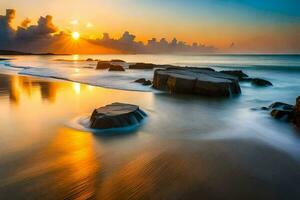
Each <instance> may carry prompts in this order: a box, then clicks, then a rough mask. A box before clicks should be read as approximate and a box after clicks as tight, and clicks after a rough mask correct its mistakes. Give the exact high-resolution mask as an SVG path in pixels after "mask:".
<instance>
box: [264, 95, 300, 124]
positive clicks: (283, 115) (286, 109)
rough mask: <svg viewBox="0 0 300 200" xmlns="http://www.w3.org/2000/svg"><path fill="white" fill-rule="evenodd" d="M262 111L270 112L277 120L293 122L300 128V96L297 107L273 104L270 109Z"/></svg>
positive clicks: (265, 108)
mask: <svg viewBox="0 0 300 200" xmlns="http://www.w3.org/2000/svg"><path fill="white" fill-rule="evenodd" d="M261 110H267V111H270V115H271V116H272V117H274V118H275V119H279V120H283V121H287V122H292V123H294V124H295V125H296V126H297V127H298V128H300V96H299V97H298V98H297V99H296V105H295V106H294V105H290V104H287V103H282V102H275V103H272V104H271V105H270V106H269V107H262V108H261Z"/></svg>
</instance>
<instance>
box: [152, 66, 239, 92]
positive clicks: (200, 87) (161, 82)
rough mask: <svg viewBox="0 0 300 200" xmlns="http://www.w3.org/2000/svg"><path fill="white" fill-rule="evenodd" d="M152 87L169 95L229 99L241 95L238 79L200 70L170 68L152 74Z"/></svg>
mask: <svg viewBox="0 0 300 200" xmlns="http://www.w3.org/2000/svg"><path fill="white" fill-rule="evenodd" d="M153 87H154V88H155V89H159V90H167V91H169V92H170V93H188V94H198V95H203V96H216V97H229V96H231V95H236V94H240V93H241V89H240V85H239V82H238V79H237V78H235V77H233V76H231V75H227V74H223V73H220V72H215V71H212V70H205V69H201V68H189V67H171V68H167V69H157V70H155V72H154V78H153Z"/></svg>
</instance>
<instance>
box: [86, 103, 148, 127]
mask: <svg viewBox="0 0 300 200" xmlns="http://www.w3.org/2000/svg"><path fill="white" fill-rule="evenodd" d="M146 116H147V115H146V113H145V112H143V111H142V110H141V109H140V108H139V107H138V106H136V105H131V104H124V103H113V104H110V105H106V106H104V107H100V108H98V109H95V110H94V112H93V114H92V116H91V118H90V128H96V129H109V128H121V127H126V126H132V125H137V124H139V123H140V122H141V121H142V120H143V119H144V118H145V117H146Z"/></svg>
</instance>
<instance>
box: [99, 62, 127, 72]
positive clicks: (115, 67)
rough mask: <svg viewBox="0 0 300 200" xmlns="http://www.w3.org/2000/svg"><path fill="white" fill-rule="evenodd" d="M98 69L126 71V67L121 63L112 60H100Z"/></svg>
mask: <svg viewBox="0 0 300 200" xmlns="http://www.w3.org/2000/svg"><path fill="white" fill-rule="evenodd" d="M96 69H97V70H103V69H108V70H109V71H125V69H124V68H123V67H122V66H121V65H118V64H114V63H113V62H111V61H98V63H97V67H96Z"/></svg>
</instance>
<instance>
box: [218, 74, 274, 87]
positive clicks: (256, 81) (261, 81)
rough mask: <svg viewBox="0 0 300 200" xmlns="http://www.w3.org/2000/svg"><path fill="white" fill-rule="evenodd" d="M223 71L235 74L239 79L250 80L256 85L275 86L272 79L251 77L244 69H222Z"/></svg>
mask: <svg viewBox="0 0 300 200" xmlns="http://www.w3.org/2000/svg"><path fill="white" fill-rule="evenodd" d="M220 72H221V73H224V74H228V75H231V76H234V77H236V78H238V79H239V81H248V82H250V83H251V84H252V85H254V86H258V87H268V86H273V84H272V83H271V82H270V81H267V80H265V79H261V78H250V77H249V76H248V75H247V74H245V73H244V72H243V71H242V70H225V71H220Z"/></svg>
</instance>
